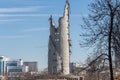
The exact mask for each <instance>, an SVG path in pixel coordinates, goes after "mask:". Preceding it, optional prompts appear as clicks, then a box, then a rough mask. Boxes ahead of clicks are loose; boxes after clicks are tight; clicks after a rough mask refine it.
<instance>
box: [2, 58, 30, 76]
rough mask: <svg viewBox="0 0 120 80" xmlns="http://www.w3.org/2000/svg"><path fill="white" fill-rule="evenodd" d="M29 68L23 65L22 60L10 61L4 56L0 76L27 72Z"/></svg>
mask: <svg viewBox="0 0 120 80" xmlns="http://www.w3.org/2000/svg"><path fill="white" fill-rule="evenodd" d="M27 71H28V67H26V66H24V65H23V61H22V60H21V59H15V60H14V59H10V58H6V57H4V56H1V57H0V76H4V74H6V73H11V72H27Z"/></svg>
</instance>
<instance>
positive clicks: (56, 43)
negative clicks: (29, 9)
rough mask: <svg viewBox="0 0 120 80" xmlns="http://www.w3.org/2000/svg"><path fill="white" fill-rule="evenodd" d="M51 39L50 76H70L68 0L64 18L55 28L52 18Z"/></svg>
mask: <svg viewBox="0 0 120 80" xmlns="http://www.w3.org/2000/svg"><path fill="white" fill-rule="evenodd" d="M49 20H50V37H49V47H48V48H49V51H48V71H49V73H50V74H63V75H67V74H69V52H70V39H69V2H68V0H66V4H65V8H64V14H63V17H60V18H59V26H58V27H55V24H54V21H53V18H52V16H51V17H50V19H49Z"/></svg>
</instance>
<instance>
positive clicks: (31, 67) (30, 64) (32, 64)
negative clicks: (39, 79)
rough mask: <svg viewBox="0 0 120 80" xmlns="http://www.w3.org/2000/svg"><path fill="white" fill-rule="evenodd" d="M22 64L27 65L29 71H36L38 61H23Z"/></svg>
mask: <svg viewBox="0 0 120 80" xmlns="http://www.w3.org/2000/svg"><path fill="white" fill-rule="evenodd" d="M23 65H25V66H28V71H29V72H38V63H37V62H23Z"/></svg>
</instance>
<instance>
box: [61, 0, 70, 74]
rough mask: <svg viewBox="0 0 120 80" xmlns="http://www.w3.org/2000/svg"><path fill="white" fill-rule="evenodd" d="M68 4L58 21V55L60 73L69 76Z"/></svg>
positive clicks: (67, 3)
mask: <svg viewBox="0 0 120 80" xmlns="http://www.w3.org/2000/svg"><path fill="white" fill-rule="evenodd" d="M68 25H69V2H68V0H67V1H66V5H65V8H64V14H63V17H61V18H60V19H59V27H60V53H61V56H62V65H61V66H62V72H63V74H69V30H68V29H69V28H68Z"/></svg>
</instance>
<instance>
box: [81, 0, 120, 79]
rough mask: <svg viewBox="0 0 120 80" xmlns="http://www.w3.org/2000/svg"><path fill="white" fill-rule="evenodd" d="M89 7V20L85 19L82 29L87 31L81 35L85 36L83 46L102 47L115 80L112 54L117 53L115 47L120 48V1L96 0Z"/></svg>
mask: <svg viewBox="0 0 120 80" xmlns="http://www.w3.org/2000/svg"><path fill="white" fill-rule="evenodd" d="M89 7H90V14H89V16H88V18H83V21H84V24H83V25H82V28H83V29H85V30H87V31H85V32H84V33H82V35H81V36H84V41H83V44H84V45H93V44H94V45H95V46H96V45H98V44H100V45H101V49H102V50H104V52H105V53H107V55H108V58H109V67H110V76H111V77H110V78H111V80H114V77H113V69H112V55H111V53H112V52H115V51H116V50H115V49H116V48H115V47H117V48H118V47H119V48H120V42H119V40H120V36H119V35H118V34H120V31H119V27H120V25H119V24H120V0H95V1H94V2H93V3H91V4H90V5H89ZM117 31H118V32H117ZM116 32H117V33H118V34H117V33H116ZM118 43H119V44H118Z"/></svg>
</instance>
